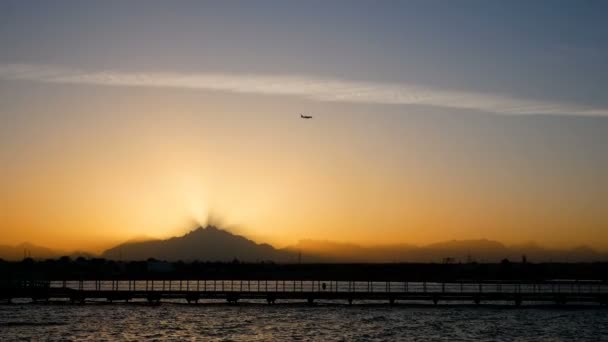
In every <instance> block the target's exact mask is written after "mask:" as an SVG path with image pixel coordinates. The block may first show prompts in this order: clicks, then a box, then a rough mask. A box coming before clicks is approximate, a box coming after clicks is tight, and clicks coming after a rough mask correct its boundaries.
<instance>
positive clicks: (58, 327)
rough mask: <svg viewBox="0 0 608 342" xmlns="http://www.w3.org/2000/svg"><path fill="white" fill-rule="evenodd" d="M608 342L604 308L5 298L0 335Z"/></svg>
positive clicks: (16, 337) (25, 337)
mask: <svg viewBox="0 0 608 342" xmlns="http://www.w3.org/2000/svg"><path fill="white" fill-rule="evenodd" d="M13 340H76V341H82V340H91V341H101V340H121V341H141V340H200V341H215V340H218V341H219V340H232V341H254V340H262V341H268V340H280V341H289V340H315V341H343V340H347V341H351V340H352V341H608V310H606V309H602V308H599V307H584V308H583V307H570V308H556V307H550V306H547V307H538V306H537V307H526V306H524V307H521V308H515V307H508V306H483V305H482V306H480V307H473V306H468V305H460V306H459V305H455V306H441V305H440V306H438V307H433V306H430V305H407V306H406V305H396V306H392V307H391V306H388V305H384V304H383V305H378V304H365V305H353V306H347V305H341V304H338V303H335V304H331V303H327V304H320V305H317V306H314V307H308V306H305V305H302V304H277V305H266V304H262V303H259V304H256V303H242V304H240V305H238V306H228V305H225V304H223V303H206V304H198V305H187V304H182V303H163V304H162V305H160V306H148V305H145V304H144V303H139V304H138V303H131V304H111V305H106V304H101V303H100V304H86V305H81V306H78V305H67V304H50V305H49V304H46V305H45V304H23V305H0V341H13Z"/></svg>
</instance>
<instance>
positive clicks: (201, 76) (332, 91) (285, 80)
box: [0, 64, 608, 116]
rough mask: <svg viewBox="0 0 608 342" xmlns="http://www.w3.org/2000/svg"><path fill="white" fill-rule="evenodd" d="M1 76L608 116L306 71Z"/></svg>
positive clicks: (3, 71)
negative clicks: (279, 73)
mask: <svg viewBox="0 0 608 342" xmlns="http://www.w3.org/2000/svg"><path fill="white" fill-rule="evenodd" d="M0 79H4V80H26V81H35V82H45V83H60V84H89V85H105V86H131V87H164V88H183V89H200V90H208V91H223V92H232V93H244V94H263V95H282V96H297V97H302V98H306V99H310V100H314V101H324V102H350V103H369V104H394V105H423V106H434V107H442V108H452V109H468V110H476V111H481V112H488V113H500V114H555V115H585V116H608V108H596V107H587V106H581V105H576V104H568V103H560V102H554V101H537V100H531V99H524V98H518V97H512V96H507V95H498V94H487V93H481V92H469V91H457V90H449V89H438V88H433V87H425V86H420V85H415V84H403V83H381V82H365V81H351V80H343V79H335V78H323V77H315V76H303V75H268V74H231V73H206V72H202V73H175V72H141V73H139V72H123V71H112V70H104V71H85V70H78V69H73V68H66V67H59V66H52V65H31V64H0Z"/></svg>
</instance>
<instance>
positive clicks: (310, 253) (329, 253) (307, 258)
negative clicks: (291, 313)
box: [287, 239, 608, 263]
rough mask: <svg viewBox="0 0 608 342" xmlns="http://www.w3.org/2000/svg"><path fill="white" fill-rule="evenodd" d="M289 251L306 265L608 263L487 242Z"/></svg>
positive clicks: (310, 243)
mask: <svg viewBox="0 0 608 342" xmlns="http://www.w3.org/2000/svg"><path fill="white" fill-rule="evenodd" d="M287 250H291V251H293V252H296V251H297V252H300V253H302V255H303V261H304V262H315V261H317V260H322V261H329V262H436V263H440V262H444V261H448V260H449V261H450V262H470V261H477V262H500V261H501V260H503V259H509V260H511V261H521V259H522V257H523V256H524V255H525V256H526V259H527V260H528V261H530V262H549V261H555V262H581V261H582V262H595V261H608V253H600V252H597V251H595V250H593V249H591V248H589V247H586V246H581V247H577V248H573V249H569V250H558V249H545V248H542V247H539V246H538V245H536V244H534V243H529V244H526V245H521V246H505V245H504V244H502V243H500V242H497V241H492V240H486V239H479V240H452V241H444V242H438V243H433V244H429V245H425V246H413V245H405V244H404V245H385V246H372V247H363V246H359V245H356V244H345V243H338V242H331V241H315V240H302V241H300V242H299V243H298V244H296V245H293V246H290V247H288V248H287Z"/></svg>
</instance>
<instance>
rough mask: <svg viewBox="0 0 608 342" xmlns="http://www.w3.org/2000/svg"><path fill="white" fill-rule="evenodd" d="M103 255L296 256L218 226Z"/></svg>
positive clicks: (169, 258) (253, 258)
mask: <svg viewBox="0 0 608 342" xmlns="http://www.w3.org/2000/svg"><path fill="white" fill-rule="evenodd" d="M102 257H104V258H107V259H115V260H118V259H121V260H147V259H149V258H155V259H158V260H167V261H176V260H183V261H192V260H200V261H232V260H234V259H238V260H240V261H249V262H259V261H275V262H293V261H295V260H296V258H297V256H296V255H295V254H293V253H291V252H289V251H284V250H278V249H275V248H274V247H272V246H271V245H268V244H258V243H255V242H253V241H251V240H249V239H246V238H245V237H243V236H240V235H234V234H232V233H230V232H228V231H225V230H222V229H218V228H217V227H215V226H207V227H205V228H202V227H199V228H197V229H195V230H193V231H191V232H189V233H188V234H186V235H184V236H180V237H174V238H170V239H167V240H152V241H140V242H127V243H124V244H121V245H118V246H116V247H114V248H111V249H108V250H107V251H105V252H103V254H102Z"/></svg>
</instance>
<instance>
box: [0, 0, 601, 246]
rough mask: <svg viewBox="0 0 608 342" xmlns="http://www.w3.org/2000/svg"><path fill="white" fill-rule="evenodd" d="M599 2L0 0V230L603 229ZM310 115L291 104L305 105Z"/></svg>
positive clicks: (573, 241) (330, 232)
mask: <svg viewBox="0 0 608 342" xmlns="http://www.w3.org/2000/svg"><path fill="white" fill-rule="evenodd" d="M605 13H608V3H606V2H604V1H534V2H530V1H457V2H456V1H454V2H446V1H389V0H386V1H330V2H329V1H306V2H302V1H299V2H298V1H255V2H253V1H172V2H167V1H128V2H125V1H52V2H51V1H48V2H42V1H10V0H9V1H2V2H0V46H1V47H2V48H1V49H0V189H2V190H1V191H0V232H1V233H0V244H7V245H14V244H18V243H21V242H24V241H27V242H31V243H36V244H39V245H44V246H49V247H55V248H61V249H72V250H73V249H79V250H82V249H86V250H92V251H101V250H102V249H104V248H107V247H110V246H111V245H113V244H115V243H117V242H122V241H124V240H128V239H136V238H142V237H154V238H163V237H168V236H173V235H176V234H181V233H184V232H186V231H188V230H189V229H191V228H194V227H196V226H197V225H199V224H204V223H205V222H207V221H208V219H209V217H213V218H214V220H215V221H220V222H222V224H223V225H225V226H228V227H230V229H231V230H232V231H234V232H237V233H240V234H244V235H246V236H248V237H251V238H253V239H254V240H256V241H260V242H261V241H264V242H270V243H272V244H274V245H275V246H278V247H283V246H286V245H289V244H294V243H296V242H297V241H298V240H300V239H316V240H332V241H343V242H352V243H358V244H362V245H376V244H396V243H408V244H427V243H432V242H437V241H444V240H451V239H480V238H487V239H492V240H498V241H501V242H503V243H506V244H522V243H527V242H530V241H536V242H537V243H539V244H541V245H544V246H548V247H559V248H566V247H568V248H570V247H574V246H579V245H588V246H591V247H593V248H597V249H603V250H608V204H606V203H608V172H607V170H608V96H606V95H607V94H606V89H608V87H607V86H606V83H607V81H608V24H607V23H606V20H605ZM300 113H303V114H306V115H312V116H313V119H312V120H301V119H300V117H299V114H300Z"/></svg>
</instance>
